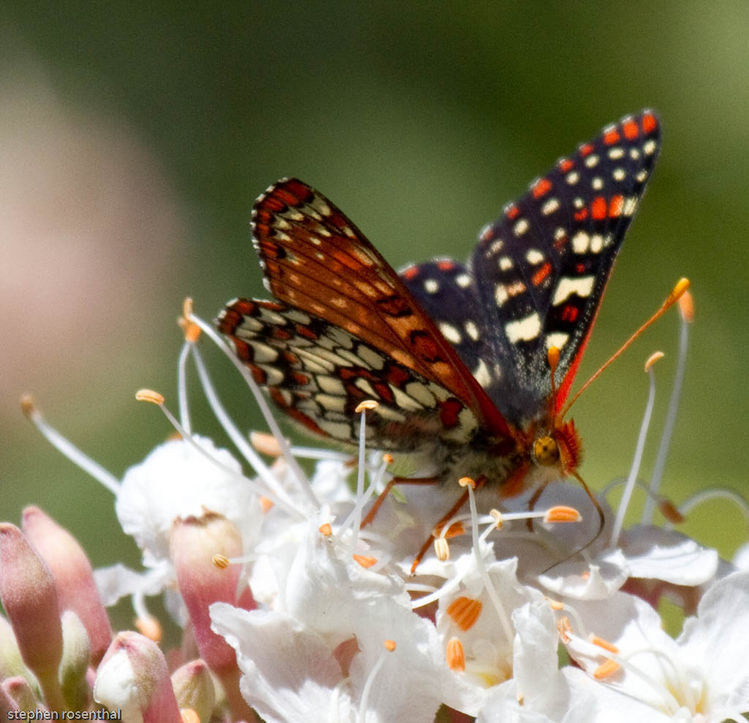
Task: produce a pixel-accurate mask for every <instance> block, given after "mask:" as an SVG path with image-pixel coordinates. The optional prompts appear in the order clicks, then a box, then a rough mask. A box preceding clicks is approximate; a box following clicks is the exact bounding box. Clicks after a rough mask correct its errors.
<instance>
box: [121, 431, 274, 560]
mask: <svg viewBox="0 0 749 723" xmlns="http://www.w3.org/2000/svg"><path fill="white" fill-rule="evenodd" d="M193 439H194V442H195V444H197V445H199V446H200V448H201V449H202V450H203V451H204V452H205V454H202V453H201V452H200V451H199V450H198V449H196V448H195V446H193V444H191V443H189V442H186V441H184V440H181V439H178V440H172V441H169V442H165V443H164V444H161V445H159V446H158V447H156V448H155V449H154V450H153V451H152V452H151V453H150V454H149V455H148V456H147V457H146V458H145V459H144V460H143V461H142V462H141V463H140V464H137V465H134V466H133V467H131V468H130V469H128V470H127V472H126V473H125V476H124V478H123V480H122V486H121V488H120V490H119V493H118V495H117V502H116V507H115V509H116V512H117V517H118V519H119V521H120V524H121V525H122V529H123V530H124V531H125V533H127V534H128V535H130V536H132V537H133V538H134V539H135V542H136V544H137V545H138V547H139V548H140V549H141V550H142V552H143V563H144V564H145V565H147V566H149V567H157V566H158V565H159V563H161V562H163V561H165V560H168V559H169V534H170V532H171V529H172V523H173V522H174V520H175V519H177V518H179V517H181V518H185V517H189V516H195V517H200V516H202V515H203V514H205V512H206V511H211V512H217V513H219V514H221V515H223V516H224V517H226V518H227V519H228V520H230V521H231V522H233V523H234V524H235V525H236V526H237V528H238V529H239V530H240V531H242V533H243V536H245V535H247V536H252V534H253V530H254V529H256V528H257V527H258V526H259V524H258V518H259V512H260V510H259V507H258V505H257V503H255V504H253V499H252V495H251V493H250V491H249V488H248V485H247V482H246V480H244V479H243V478H242V470H241V467H240V465H239V462H237V461H236V460H235V459H234V458H233V457H232V456H231V454H229V452H227V451H226V450H225V449H218V448H217V447H216V446H215V445H214V444H213V442H212V441H211V440H210V439H208V438H206V437H198V436H195V437H194V438H193ZM253 510H257V514H253Z"/></svg>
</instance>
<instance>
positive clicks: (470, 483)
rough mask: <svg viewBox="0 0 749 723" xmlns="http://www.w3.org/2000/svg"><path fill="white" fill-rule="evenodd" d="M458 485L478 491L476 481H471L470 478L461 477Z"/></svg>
mask: <svg viewBox="0 0 749 723" xmlns="http://www.w3.org/2000/svg"><path fill="white" fill-rule="evenodd" d="M458 484H459V485H460V486H461V487H470V488H471V489H474V490H475V489H476V481H475V480H474V479H471V478H470V477H461V478H460V479H459V480H458Z"/></svg>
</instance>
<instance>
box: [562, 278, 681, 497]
mask: <svg viewBox="0 0 749 723" xmlns="http://www.w3.org/2000/svg"><path fill="white" fill-rule="evenodd" d="M688 288H689V279H686V278H681V279H679V280H678V281H677V282H676V285H675V286H674V288H673V289H672V290H671V293H670V294H669V295H668V296H667V297H666V299H665V301H664V302H663V303H662V304H661V305H660V307H659V308H658V310H657V311H656V312H655V313H654V314H653V315H652V316H651V317H650V318H649V319H648V320H647V321H646V322H645V323H644V324H642V325H641V326H640V328H639V329H637V331H635V332H634V334H632V336H630V337H629V339H627V341H625V342H624V344H622V345H621V346H620V347H619V349H617V350H616V351H615V352H614V353H613V354H612V355H611V356H610V357H609V358H608V361H606V362H605V363H604V364H602V365H601V366H600V367H598V369H597V371H596V372H595V373H594V374H593V375H592V376H591V377H590V378H589V379H588V381H586V382H585V384H583V385H582V387H580V389H579V390H578V391H577V393H576V394H575V396H574V397H572V399H571V400H570V401H569V402H567V406H566V407H565V408H564V409H563V410H562V413H561V414H560V415H559V416H560V418H561V419H563V418H564V417H566V416H567V413H568V412H569V411H570V407H571V406H572V405H573V404H574V403H575V402H576V401H577V400H578V398H579V397H580V395H581V394H582V393H583V392H584V391H585V390H586V389H587V388H588V387H589V386H590V385H591V384H592V383H593V382H594V381H595V380H596V379H598V377H600V376H601V374H602V373H603V372H604V370H605V369H607V368H608V367H609V366H611V364H613V363H614V362H615V361H616V360H617V359H618V358H619V357H620V356H621V355H622V354H623V353H624V352H625V351H626V350H627V348H628V347H629V346H630V345H631V344H632V342H634V341H635V339H637V337H638V336H640V334H642V332H644V331H645V329H647V328H648V327H649V326H650V325H651V324H653V323H654V322H656V321H657V320H658V319H660V318H661V317H662V316H663V315H664V314H665V313H666V312H667V311H668V310H669V309H670V308H671V307H672V306H673V305H674V304H675V303H676V302H677V301H678V300H679V299H680V298H681V296H682V295H683V294H684V292H685V291H686V290H687V289H688ZM549 351H551V350H549ZM552 380H553V376H552ZM580 481H581V482H582V480H580ZM583 484H585V483H583Z"/></svg>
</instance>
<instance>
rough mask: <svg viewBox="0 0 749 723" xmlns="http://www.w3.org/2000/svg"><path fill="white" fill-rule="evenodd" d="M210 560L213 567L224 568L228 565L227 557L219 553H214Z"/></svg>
mask: <svg viewBox="0 0 749 723" xmlns="http://www.w3.org/2000/svg"><path fill="white" fill-rule="evenodd" d="M211 562H212V563H213V565H214V567H217V568H218V569H219V570H226V568H227V567H229V558H228V557H227V556H226V555H221V554H219V553H216V554H215V555H214V556H213V557H212V558H211Z"/></svg>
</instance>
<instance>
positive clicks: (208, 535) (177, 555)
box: [169, 512, 252, 719]
mask: <svg viewBox="0 0 749 723" xmlns="http://www.w3.org/2000/svg"><path fill="white" fill-rule="evenodd" d="M169 549H170V554H171V558H172V562H173V563H174V567H175V569H176V571H177V584H178V585H179V591H180V593H181V594H182V599H183V600H184V602H185V606H186V607H187V612H188V613H189V615H190V620H191V622H192V625H193V632H194V635H195V641H196V643H197V645H198V650H199V651H200V657H201V658H202V659H203V660H204V661H205V662H206V663H207V664H208V665H209V667H210V668H211V670H212V671H213V672H214V673H216V675H217V676H218V677H219V679H220V680H221V684H222V685H223V687H224V691H225V693H226V697H227V700H228V702H229V706H230V708H231V710H232V714H233V715H234V717H235V718H238V719H243V718H247V719H251V716H252V711H251V710H250V708H249V706H247V704H246V703H245V701H244V699H243V698H242V696H241V695H240V692H239V668H238V667H237V658H236V654H235V652H234V650H233V649H232V648H231V647H229V644H228V643H227V642H226V641H225V640H224V638H222V637H221V636H220V635H217V634H216V633H214V632H213V631H212V630H211V618H210V611H209V608H210V606H211V604H212V603H214V602H226V603H229V604H232V605H234V604H236V601H237V588H238V585H239V573H240V569H239V566H238V565H231V564H230V565H228V566H226V565H223V566H221V567H219V566H217V565H215V564H214V562H213V560H214V557H215V556H216V555H223V556H224V557H225V558H229V559H230V558H232V557H237V556H239V555H241V554H242V539H241V537H240V534H239V531H238V530H237V528H236V527H235V526H234V524H232V523H231V522H229V521H228V520H227V519H226V518H225V517H223V516H222V515H219V514H216V513H215V512H207V513H206V514H205V515H203V516H202V517H201V518H196V517H188V518H187V519H184V520H182V519H178V520H176V521H175V523H174V525H173V527H172V534H171V537H170V539H169Z"/></svg>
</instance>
